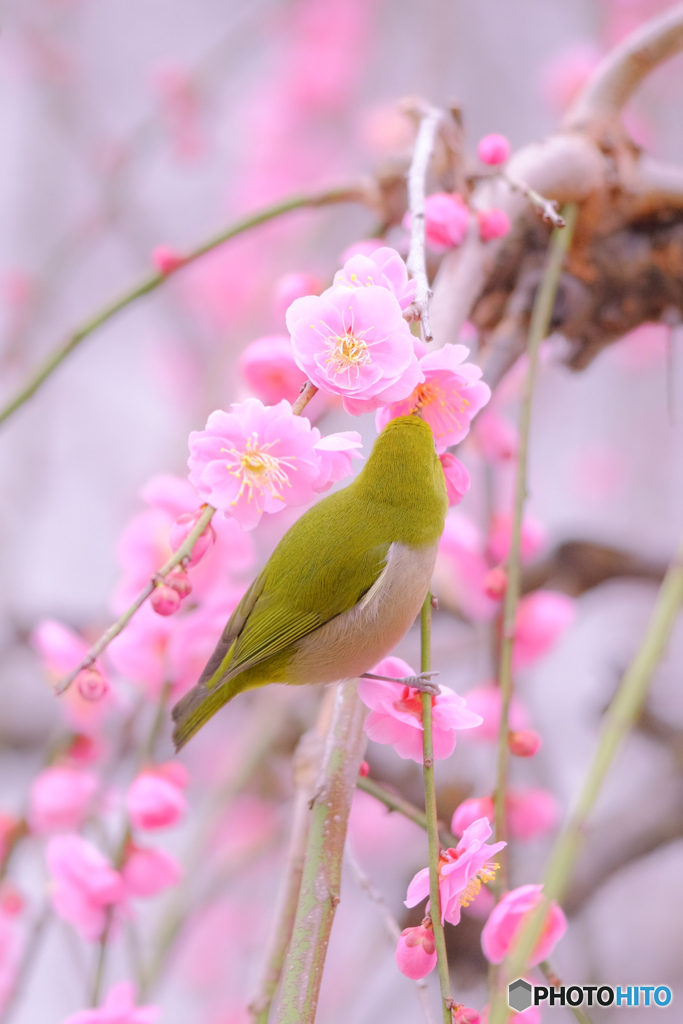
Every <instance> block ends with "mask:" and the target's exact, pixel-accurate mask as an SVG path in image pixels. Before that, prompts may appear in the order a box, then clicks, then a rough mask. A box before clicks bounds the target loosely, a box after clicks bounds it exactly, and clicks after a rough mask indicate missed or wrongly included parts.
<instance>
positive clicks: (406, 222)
mask: <svg viewBox="0 0 683 1024" xmlns="http://www.w3.org/2000/svg"><path fill="white" fill-rule="evenodd" d="M469 220H470V211H469V207H468V206H467V204H466V203H465V202H464V201H463V199H462V196H460V195H458V193H457V192H456V193H450V192H435V193H434V194H433V195H431V196H427V198H426V199H425V239H426V242H427V245H428V246H429V248H430V249H432V251H433V252H446V251H447V250H448V249H452V248H453V247H454V246H456V245H460V243H461V242H462V241H463V239H464V237H465V235H466V234H467V226H468V224H469ZM410 223H411V220H410V214H409V213H407V214H406V215H405V217H404V218H403V226H404V228H405V229H406V230H407V231H409V230H410Z"/></svg>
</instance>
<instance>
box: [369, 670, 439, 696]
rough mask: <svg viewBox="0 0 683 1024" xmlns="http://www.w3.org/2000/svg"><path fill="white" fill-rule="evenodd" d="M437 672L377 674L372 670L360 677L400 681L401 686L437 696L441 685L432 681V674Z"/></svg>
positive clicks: (389, 681)
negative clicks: (395, 674) (405, 674)
mask: <svg viewBox="0 0 683 1024" xmlns="http://www.w3.org/2000/svg"><path fill="white" fill-rule="evenodd" d="M438 674H439V673H438V672H420V674H419V675H417V676H401V678H400V679H399V678H397V677H396V676H377V675H375V674H374V672H364V673H363V675H362V676H361V678H362V679H379V680H380V681H381V682H383V683H400V684H401V686H410V687H411V688H412V689H413V690H420V692H421V693H430V694H431V695H432V697H437V696H438V695H439V693H440V692H441V687H440V686H439V684H438V683H433V682H432V677H433V676H438Z"/></svg>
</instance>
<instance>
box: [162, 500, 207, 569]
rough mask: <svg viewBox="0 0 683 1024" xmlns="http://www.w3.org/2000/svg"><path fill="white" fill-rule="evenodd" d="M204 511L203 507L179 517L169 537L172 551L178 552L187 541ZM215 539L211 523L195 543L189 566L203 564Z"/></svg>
mask: <svg viewBox="0 0 683 1024" xmlns="http://www.w3.org/2000/svg"><path fill="white" fill-rule="evenodd" d="M203 511H204V509H203V507H202V508H198V509H197V510H196V511H195V512H184V513H183V514H182V515H181V516H178V518H177V519H176V521H175V523H174V524H173V526H172V527H171V532H170V534H169V535H168V542H169V544H170V545H171V551H177V550H178V548H179V547H180V545H181V544H183V543H184V542H185V541H186V540H187V538H188V536H189V535H190V533H192V531H193V530H194V528H195V526H196V525H197V520H198V519H199V517H200V516H201V514H202V512H203ZM215 539H216V531H215V530H214V528H213V526H212V525H211V523H209V525H208V526H207V527H206V529H205V530H204V532H203V533H202V534H201V535H200V536H199V539H198V540H197V541H196V542H195V545H194V547H193V548H192V554H191V556H190V561H189V562H188V565H196V564H197V562H201V560H202V558H203V557H204V555H205V554H206V552H207V551H208V550H209V548H210V547H211V545H212V544H213V542H214V541H215Z"/></svg>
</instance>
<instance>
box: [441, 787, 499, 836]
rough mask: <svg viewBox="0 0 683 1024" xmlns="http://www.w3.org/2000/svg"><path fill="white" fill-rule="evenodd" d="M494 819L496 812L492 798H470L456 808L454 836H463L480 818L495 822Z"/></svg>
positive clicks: (452, 828)
mask: <svg viewBox="0 0 683 1024" xmlns="http://www.w3.org/2000/svg"><path fill="white" fill-rule="evenodd" d="M494 817H495V810H494V807H493V800H492V799H491V797H490V796H481V797H470V799H469V800H463V802H462V803H461V804H459V806H458V807H456V808H455V811H454V813H453V818H452V819H451V832H452V833H453V835H456V836H461V835H462V834H463V832H464V831H465V829H466V828H469V827H470V825H471V824H472V823H473V822H475V821H478V820H479V818H487V819H488V820H489V821H493V819H494Z"/></svg>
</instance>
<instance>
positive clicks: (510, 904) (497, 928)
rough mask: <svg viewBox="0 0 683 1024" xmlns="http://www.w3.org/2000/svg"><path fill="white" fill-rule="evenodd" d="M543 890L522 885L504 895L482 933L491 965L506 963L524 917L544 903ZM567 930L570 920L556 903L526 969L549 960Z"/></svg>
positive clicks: (550, 909) (482, 944)
mask: <svg viewBox="0 0 683 1024" xmlns="http://www.w3.org/2000/svg"><path fill="white" fill-rule="evenodd" d="M542 890H543V886H542V885H521V886H519V888H518V889H512V890H511V891H510V892H509V893H507V894H506V895H505V896H503V898H502V900H501V901H500V902H499V903H498V904H497V906H495V907H494V909H493V911H492V913H491V916H490V917H489V919H488V921H487V922H486V924H485V925H484V930H483V932H482V933H481V948H482V949H483V951H484V956H485V957H486V959H487V960H488V961H489V963H492V964H500V963H502V962H503V960H504V959H505V957H506V956H507V953H508V950H509V949H510V946H511V945H512V943H513V941H514V939H515V936H516V934H517V932H518V930H519V929H520V927H521V926H522V922H523V919H524V917H525V916H526V915H527V914H528V913H529V911H531V910H533V909H534V907H536V906H538V904H539V903H540V902H541V899H542ZM566 930H567V919H566V918H565V916H564V914H563V912H562V910H561V908H560V907H559V906H558V905H557V903H555V901H553V902H552V903H551V904H550V907H549V908H548V915H547V917H546V921H545V924H544V927H543V932H542V934H541V937H540V938H539V940H538V942H537V943H536V946H535V947H534V950H533V952H532V954H531V957H530V958H529V963H528V965H527V966H528V967H535V966H536V964H539V963H540V962H541V961H542V960H547V959H548V957H549V956H550V954H551V953H552V951H553V949H554V948H555V946H556V944H557V943H558V942H559V940H560V939H561V938H562V936H563V935H564V933H565V932H566Z"/></svg>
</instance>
